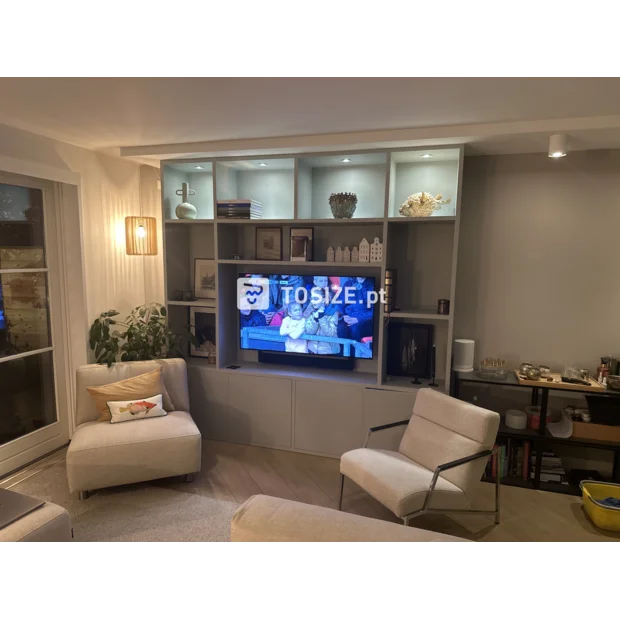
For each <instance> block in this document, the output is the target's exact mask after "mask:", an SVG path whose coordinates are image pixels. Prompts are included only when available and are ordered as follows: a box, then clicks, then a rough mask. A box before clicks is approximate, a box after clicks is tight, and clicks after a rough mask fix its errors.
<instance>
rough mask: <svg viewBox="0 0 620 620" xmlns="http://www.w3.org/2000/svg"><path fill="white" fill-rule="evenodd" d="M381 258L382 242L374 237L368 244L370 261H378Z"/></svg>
mask: <svg viewBox="0 0 620 620" xmlns="http://www.w3.org/2000/svg"><path fill="white" fill-rule="evenodd" d="M382 260H383V243H381V241H379V237H375V240H374V241H373V242H372V245H371V246H370V262H371V263H380V262H381V261H382Z"/></svg>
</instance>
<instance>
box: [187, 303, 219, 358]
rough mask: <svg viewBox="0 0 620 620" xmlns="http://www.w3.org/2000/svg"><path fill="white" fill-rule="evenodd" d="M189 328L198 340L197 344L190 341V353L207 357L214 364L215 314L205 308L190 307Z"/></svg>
mask: <svg viewBox="0 0 620 620" xmlns="http://www.w3.org/2000/svg"><path fill="white" fill-rule="evenodd" d="M190 329H191V331H192V334H194V336H196V340H197V341H198V344H197V345H194V344H191V343H190V355H191V356H192V357H207V358H209V363H210V364H215V315H214V314H213V313H212V312H207V309H206V308H198V307H193V308H191V311H190Z"/></svg>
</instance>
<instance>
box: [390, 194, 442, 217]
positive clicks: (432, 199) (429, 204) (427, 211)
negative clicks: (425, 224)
mask: <svg viewBox="0 0 620 620" xmlns="http://www.w3.org/2000/svg"><path fill="white" fill-rule="evenodd" d="M447 204H450V198H446V199H445V200H444V198H443V196H442V195H441V194H437V195H436V196H433V195H432V194H430V193H429V192H418V193H417V194H412V195H411V196H409V197H408V198H407V200H405V202H403V204H402V205H400V209H399V210H398V212H399V213H400V214H401V215H403V216H404V217H430V216H431V215H433V213H434V212H435V211H437V209H440V208H441V205H447Z"/></svg>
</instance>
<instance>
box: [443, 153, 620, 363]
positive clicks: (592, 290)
mask: <svg viewBox="0 0 620 620" xmlns="http://www.w3.org/2000/svg"><path fill="white" fill-rule="evenodd" d="M461 204H462V216H461V234H460V245H459V260H458V272H457V291H456V318H455V337H461V338H473V339H474V340H475V341H476V362H477V361H478V360H480V359H481V358H482V357H485V356H500V357H503V358H504V359H506V360H507V361H508V362H509V365H513V364H516V363H517V362H519V361H531V362H532V363H548V364H550V365H551V366H552V367H553V368H554V370H555V369H557V370H562V368H563V366H564V365H565V364H567V363H569V364H575V365H578V366H579V367H580V368H590V369H592V370H594V369H595V367H596V366H597V363H598V361H599V357H600V356H601V355H607V354H616V355H620V325H619V321H618V319H619V318H620V277H619V276H620V248H619V247H618V246H620V151H617V150H614V151H609V150H605V151H587V152H586V151H582V152H574V153H569V155H568V156H567V157H565V158H563V159H560V160H553V159H549V158H548V157H546V155H544V154H528V155H501V156H488V157H487V156H484V157H467V158H466V159H465V167H464V176H463V197H462V202H461Z"/></svg>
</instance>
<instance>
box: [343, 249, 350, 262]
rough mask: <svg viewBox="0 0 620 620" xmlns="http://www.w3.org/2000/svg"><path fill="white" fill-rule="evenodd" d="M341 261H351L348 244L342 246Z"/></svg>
mask: <svg viewBox="0 0 620 620" xmlns="http://www.w3.org/2000/svg"><path fill="white" fill-rule="evenodd" d="M342 262H343V263H350V262H351V250H349V246H348V245H345V246H344V251H343V252H342Z"/></svg>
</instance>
